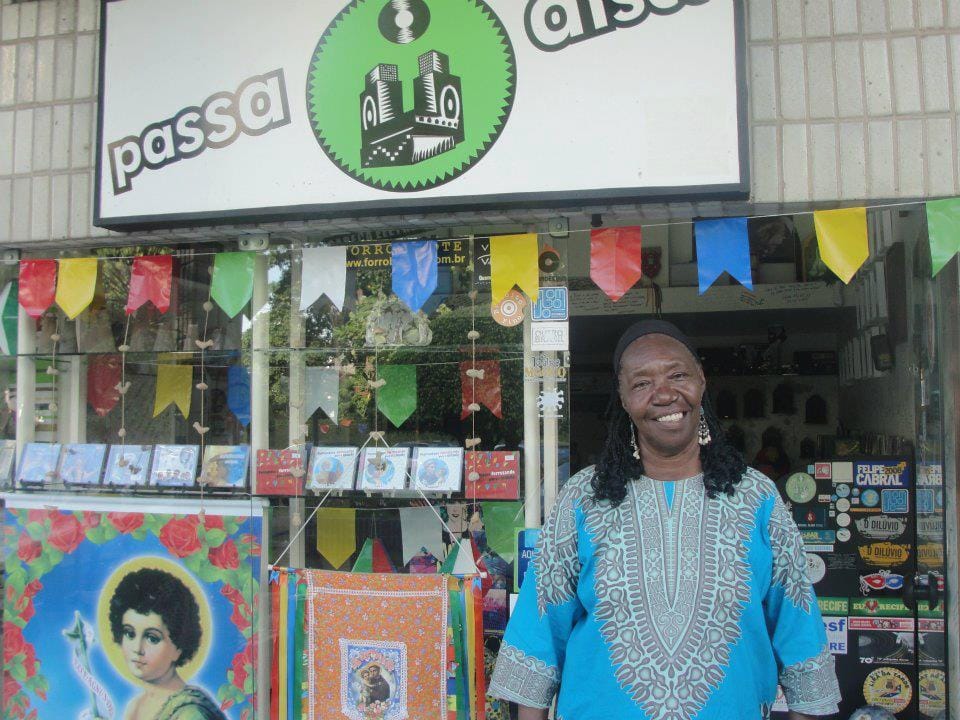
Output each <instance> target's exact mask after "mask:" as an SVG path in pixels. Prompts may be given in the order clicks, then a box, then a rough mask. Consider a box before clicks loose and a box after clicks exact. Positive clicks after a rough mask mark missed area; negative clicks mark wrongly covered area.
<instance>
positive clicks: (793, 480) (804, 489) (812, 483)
mask: <svg viewBox="0 0 960 720" xmlns="http://www.w3.org/2000/svg"><path fill="white" fill-rule="evenodd" d="M786 491H787V497H788V498H790V499H791V500H793V502H795V503H807V502H810V501H811V500H813V498H814V496H815V495H816V494H817V481H816V480H814V479H813V478H812V477H810V475H808V474H807V473H805V472H797V473H794V474H793V475H791V476H790V477H788V478H787V486H786Z"/></svg>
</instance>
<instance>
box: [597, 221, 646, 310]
mask: <svg viewBox="0 0 960 720" xmlns="http://www.w3.org/2000/svg"><path fill="white" fill-rule="evenodd" d="M641 240H642V233H641V231H640V227H639V226H633V227H620V228H604V229H602V230H591V231H590V279H591V280H593V282H595V283H596V284H597V287H599V288H600V289H601V290H603V292H604V293H606V295H607V297H608V298H610V299H611V300H613V302H617V301H618V300H619V299H620V298H622V297H623V296H624V295H626V294H627V290H629V289H630V288H632V287H633V286H634V285H636V283H637V281H638V280H639V279H640V278H641V277H642V276H643V260H642V257H641V253H640V246H641Z"/></svg>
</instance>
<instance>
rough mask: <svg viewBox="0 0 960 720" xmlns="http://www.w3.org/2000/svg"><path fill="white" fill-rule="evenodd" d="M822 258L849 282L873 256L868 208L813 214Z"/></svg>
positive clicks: (841, 277)
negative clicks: (869, 239)
mask: <svg viewBox="0 0 960 720" xmlns="http://www.w3.org/2000/svg"><path fill="white" fill-rule="evenodd" d="M813 224H814V227H815V228H816V230H817V244H818V245H819V247H820V258H821V259H822V260H823V262H824V264H825V265H826V266H827V267H828V268H830V270H832V271H833V274H834V275H836V276H837V277H838V278H840V279H841V280H843V281H844V282H845V283H849V282H850V280H851V279H853V276H854V275H855V274H856V272H857V270H859V269H860V266H861V265H863V264H864V263H865V262H866V261H867V258H868V257H869V256H870V250H869V246H868V245H867V209H866V208H862V207H858V208H843V209H841V210H820V211H817V212H815V213H814V214H813Z"/></svg>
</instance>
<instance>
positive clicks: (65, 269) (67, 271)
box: [56, 258, 99, 320]
mask: <svg viewBox="0 0 960 720" xmlns="http://www.w3.org/2000/svg"><path fill="white" fill-rule="evenodd" d="M98 265H99V263H98V262H97V259H96V258H64V259H63V260H60V261H59V268H58V271H57V295H56V302H57V305H59V306H60V309H61V310H63V312H64V314H65V315H66V316H67V318H68V319H70V320H73V319H74V318H76V317H77V315H79V314H80V313H82V312H83V311H84V310H86V309H87V307H88V306H89V305H90V303H92V302H93V294H94V293H95V292H96V290H97V267H98Z"/></svg>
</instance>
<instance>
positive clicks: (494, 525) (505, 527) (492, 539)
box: [480, 502, 524, 563]
mask: <svg viewBox="0 0 960 720" xmlns="http://www.w3.org/2000/svg"><path fill="white" fill-rule="evenodd" d="M480 507H481V508H482V511H483V528H484V530H485V531H486V533H487V545H488V546H489V547H490V549H491V550H493V552H495V553H496V554H497V555H499V556H500V557H501V558H503V559H504V560H505V561H506V562H508V563H511V562H513V556H514V553H515V552H516V549H517V533H518V532H520V531H521V530H523V526H524V515H523V503H520V502H483V503H480Z"/></svg>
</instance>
